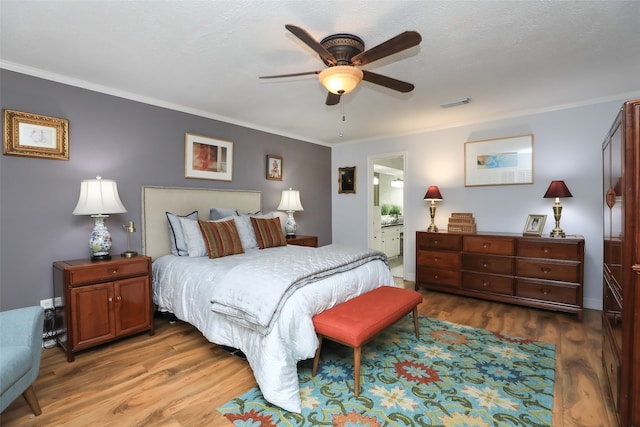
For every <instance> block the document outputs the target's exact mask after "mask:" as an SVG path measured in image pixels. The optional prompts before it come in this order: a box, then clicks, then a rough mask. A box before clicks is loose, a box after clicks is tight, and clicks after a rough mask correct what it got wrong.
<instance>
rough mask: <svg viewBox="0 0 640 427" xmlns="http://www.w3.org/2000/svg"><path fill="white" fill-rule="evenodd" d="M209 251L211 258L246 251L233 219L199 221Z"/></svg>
mask: <svg viewBox="0 0 640 427" xmlns="http://www.w3.org/2000/svg"><path fill="white" fill-rule="evenodd" d="M198 224H200V229H201V230H202V236H203V237H204V242H205V244H206V246H207V251H208V252H209V258H220V257H223V256H227V255H235V254H241V253H244V249H242V241H241V240H240V235H239V234H238V229H237V228H236V223H235V221H234V220H233V219H230V220H228V221H198Z"/></svg>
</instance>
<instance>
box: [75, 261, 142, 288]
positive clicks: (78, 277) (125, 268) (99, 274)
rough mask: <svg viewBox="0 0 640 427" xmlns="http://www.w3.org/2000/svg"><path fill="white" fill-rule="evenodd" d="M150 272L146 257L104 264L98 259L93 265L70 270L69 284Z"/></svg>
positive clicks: (115, 278) (114, 278)
mask: <svg viewBox="0 0 640 427" xmlns="http://www.w3.org/2000/svg"><path fill="white" fill-rule="evenodd" d="M148 273H149V272H148V260H147V259H146V258H140V260H129V261H128V262H122V263H114V262H109V263H104V264H102V263H101V262H99V261H98V262H96V263H95V264H93V265H90V266H87V267H83V268H78V269H73V270H71V271H69V285H70V286H74V285H79V284H83V283H89V282H104V281H105V280H117V279H121V278H125V277H130V276H135V275H139V274H148Z"/></svg>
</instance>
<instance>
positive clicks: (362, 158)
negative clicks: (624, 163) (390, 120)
mask: <svg viewBox="0 0 640 427" xmlns="http://www.w3.org/2000/svg"><path fill="white" fill-rule="evenodd" d="M541 90H542V88H541ZM630 96H632V95H630ZM627 99H630V98H628V97H624V98H623V97H620V98H618V99H613V100H608V101H602V102H594V103H593V104H590V105H584V106H573V107H567V108H564V109H558V110H554V111H546V112H539V113H535V114H534V113H531V114H527V115H522V116H518V117H510V118H505V119H499V120H492V121H485V122H482V123H476V124H470V125H465V126H459V127H455V128H451V129H444V130H439V131H433V132H425V133H419V134H412V135H404V136H397V137H393V138H380V139H378V140H375V141H366V142H361V143H351V144H340V145H338V146H336V147H334V148H333V150H332V157H333V164H334V168H333V174H334V178H333V181H332V182H334V183H335V182H337V172H336V171H337V168H338V167H340V166H345V165H350V166H353V165H355V166H356V167H357V168H358V193H357V194H355V195H343V194H337V190H336V187H337V184H334V192H333V195H332V197H333V219H334V222H333V243H344V242H350V243H351V244H356V245H367V244H368V243H369V240H368V239H369V236H370V235H371V233H372V232H371V230H370V223H368V222H367V221H366V220H365V219H366V217H365V216H364V214H363V215H362V216H361V217H360V218H357V219H354V218H352V217H351V216H350V215H349V214H348V213H349V212H366V211H367V208H368V206H369V204H370V202H369V201H370V200H372V196H371V192H372V191H373V190H372V186H371V185H367V183H368V182H371V181H370V179H369V178H367V177H368V176H369V177H372V176H373V172H372V171H371V170H370V169H369V163H370V161H371V159H372V158H374V157H381V156H383V155H384V154H385V153H393V155H397V153H399V152H402V153H404V154H405V155H406V159H407V161H406V167H405V172H404V225H405V234H404V235H405V238H404V245H405V247H404V254H405V258H404V259H405V264H404V267H405V269H404V277H405V279H407V280H415V274H416V269H415V232H416V231H417V230H424V229H426V228H427V226H428V225H429V223H430V219H429V204H428V202H425V201H424V199H423V197H424V193H425V191H426V190H427V188H428V186H430V185H437V186H438V187H439V188H440V192H441V193H442V197H443V198H444V200H442V201H441V202H438V203H437V213H436V224H437V225H438V227H440V228H441V229H443V230H446V227H447V222H448V218H449V216H450V215H451V213H452V212H472V213H473V216H474V218H475V220H476V224H477V227H478V231H485V232H508V233H516V234H520V233H522V230H523V229H524V224H525V222H526V219H527V216H528V215H529V214H545V215H547V220H546V223H545V226H544V231H543V232H544V234H545V235H549V232H551V230H552V229H553V227H554V225H555V221H554V219H553V211H552V206H553V199H545V198H543V195H544V193H545V191H546V190H547V187H548V186H549V183H550V182H551V181H552V180H564V181H565V182H566V184H567V186H568V187H569V189H570V191H571V193H572V194H573V197H572V198H567V199H562V206H563V211H562V220H561V223H560V226H561V227H562V228H563V229H564V231H565V232H566V233H567V234H573V235H582V236H583V237H584V239H585V268H584V284H585V286H584V304H585V306H586V307H587V308H593V309H598V310H600V309H601V307H602V141H603V139H604V136H605V134H606V133H607V132H608V130H609V128H610V127H611V124H612V122H613V120H614V118H615V116H616V114H617V113H618V111H619V109H620V107H621V106H622V103H623V102H624V101H625V100H627ZM461 108H464V107H461ZM524 134H533V165H534V182H533V184H527V185H498V186H483V187H465V185H464V160H463V159H464V147H465V143H466V142H469V141H478V140H484V139H493V138H504V137H510V136H515V135H524ZM361 184H362V185H361ZM347 196H349V197H347Z"/></svg>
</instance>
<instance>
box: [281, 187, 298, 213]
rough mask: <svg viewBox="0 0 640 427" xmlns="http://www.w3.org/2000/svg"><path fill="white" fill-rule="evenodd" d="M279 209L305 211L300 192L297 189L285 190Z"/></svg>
mask: <svg viewBox="0 0 640 427" xmlns="http://www.w3.org/2000/svg"><path fill="white" fill-rule="evenodd" d="M278 210H279V211H303V210H304V209H303V207H302V203H300V192H299V191H297V190H292V189H288V190H284V191H283V192H282V198H281V199H280V204H279V205H278Z"/></svg>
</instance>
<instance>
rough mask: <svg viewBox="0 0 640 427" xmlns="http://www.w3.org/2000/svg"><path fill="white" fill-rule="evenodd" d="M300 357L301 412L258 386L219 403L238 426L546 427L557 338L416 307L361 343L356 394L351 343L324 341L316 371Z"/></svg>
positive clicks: (551, 404) (548, 422) (550, 406)
mask: <svg viewBox="0 0 640 427" xmlns="http://www.w3.org/2000/svg"><path fill="white" fill-rule="evenodd" d="M311 362H312V361H311V360H308V361H304V362H301V363H300V364H299V365H298V376H299V378H300V393H301V396H302V413H301V414H296V413H292V412H287V411H285V410H283V409H281V408H279V407H276V406H273V405H271V404H269V403H267V402H266V401H265V400H264V398H263V397H262V394H261V393H260V390H259V389H258V388H255V389H252V390H250V391H249V392H247V393H245V394H244V395H242V396H240V397H238V398H236V399H233V400H231V401H230V402H228V403H227V404H225V405H224V406H222V407H220V408H218V411H220V412H221V413H222V414H224V416H225V417H226V418H227V419H229V420H230V421H231V422H233V423H234V425H236V426H252V427H258V426H260V427H267V426H369V427H374V426H425V425H438V426H456V427H458V426H460V427H461V426H469V427H470V426H478V427H480V426H487V427H488V426H550V425H552V410H553V385H554V376H555V347H554V346H553V345H552V344H544V343H539V342H534V341H530V340H526V339H521V338H514V337H509V336H504V335H500V334H494V333H492V332H489V331H486V330H484V329H476V328H471V327H468V326H463V325H458V324H454V323H450V322H445V321H441V320H437V319H431V318H427V317H420V339H416V337H415V334H414V328H413V321H412V319H411V316H407V317H405V318H404V319H402V320H401V321H400V322H398V323H396V324H395V325H394V326H392V327H390V328H388V329H387V330H386V331H384V332H382V333H380V334H379V335H378V336H377V337H376V338H374V339H373V340H372V341H370V342H369V343H367V344H366V345H365V347H363V350H362V371H361V380H360V382H361V385H360V387H361V388H360V396H359V397H357V398H356V397H355V395H354V393H353V351H352V350H351V349H349V348H347V347H344V346H340V345H338V344H334V343H331V342H330V341H327V340H325V343H323V346H322V355H321V359H320V364H319V367H318V373H317V375H316V376H315V377H313V376H311V367H312V363H311Z"/></svg>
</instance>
